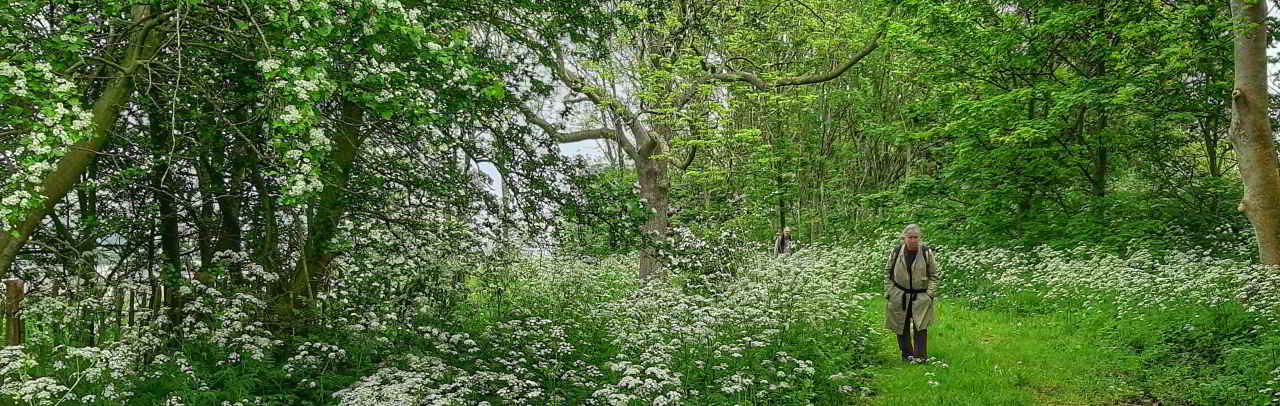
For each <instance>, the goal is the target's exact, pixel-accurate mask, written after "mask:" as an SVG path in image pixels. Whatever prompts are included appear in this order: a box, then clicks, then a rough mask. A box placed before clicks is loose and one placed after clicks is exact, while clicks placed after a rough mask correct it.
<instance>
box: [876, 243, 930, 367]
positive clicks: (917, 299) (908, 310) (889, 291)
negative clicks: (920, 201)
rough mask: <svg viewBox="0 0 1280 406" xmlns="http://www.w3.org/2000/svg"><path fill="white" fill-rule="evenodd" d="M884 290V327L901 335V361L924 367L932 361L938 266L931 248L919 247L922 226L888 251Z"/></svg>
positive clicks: (899, 344) (899, 345) (899, 347)
mask: <svg viewBox="0 0 1280 406" xmlns="http://www.w3.org/2000/svg"><path fill="white" fill-rule="evenodd" d="M884 290H885V294H884V297H885V299H887V300H888V302H887V303H886V304H885V309H884V314H885V327H886V328H888V329H890V330H893V332H894V334H897V335H898V350H899V351H901V353H902V360H903V361H907V362H918V363H923V362H924V361H925V360H926V359H928V358H929V352H928V346H929V330H928V329H929V324H931V323H933V301H934V299H936V298H937V297H938V262H937V261H936V260H935V259H934V253H933V251H932V250H930V249H929V246H927V245H924V244H921V243H920V226H918V225H915V224H910V225H907V227H906V228H904V229H903V230H902V244H900V245H898V246H897V247H895V248H894V249H893V250H891V251H889V264H888V266H886V267H885V282H884ZM913 342H914V343H913ZM912 344H914V346H913V345H912Z"/></svg>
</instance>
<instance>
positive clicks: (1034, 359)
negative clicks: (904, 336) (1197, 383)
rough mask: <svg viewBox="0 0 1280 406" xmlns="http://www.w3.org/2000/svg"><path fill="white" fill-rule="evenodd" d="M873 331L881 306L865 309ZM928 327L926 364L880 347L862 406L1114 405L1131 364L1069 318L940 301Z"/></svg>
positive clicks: (893, 345) (888, 338) (893, 346)
mask: <svg viewBox="0 0 1280 406" xmlns="http://www.w3.org/2000/svg"><path fill="white" fill-rule="evenodd" d="M866 305H867V306H868V308H869V309H871V310H872V311H871V312H869V317H871V318H872V323H873V325H874V326H877V327H879V326H883V324H884V318H883V317H884V313H883V311H882V309H884V300H883V299H877V300H873V301H868V302H867V303H866ZM935 311H936V314H937V321H936V322H935V323H934V325H933V326H931V327H930V328H929V355H930V356H931V357H934V358H936V360H935V361H934V362H933V363H931V364H929V365H908V364H904V363H903V362H901V361H900V360H899V356H898V346H897V341H896V339H895V338H894V336H893V335H892V334H890V333H887V332H886V334H885V335H884V338H883V339H882V340H881V341H882V342H881V343H879V345H878V346H877V355H876V362H877V365H875V366H873V367H872V368H871V373H872V374H873V376H874V378H873V379H874V380H873V382H872V390H873V391H874V392H873V395H872V397H870V398H868V399H867V402H865V403H864V404H866V405H966V406H967V405H1117V404H1123V403H1122V400H1123V399H1125V398H1126V397H1129V396H1131V395H1132V393H1129V392H1127V391H1124V390H1122V389H1119V388H1123V387H1124V386H1125V385H1124V384H1123V380H1122V379H1121V377H1120V376H1118V375H1117V373H1116V372H1115V371H1118V370H1119V368H1120V367H1122V366H1126V365H1132V364H1131V363H1133V362H1134V360H1133V357H1131V356H1128V355H1127V354H1123V353H1121V352H1120V351H1118V350H1117V349H1114V348H1107V347H1105V346H1104V345H1102V344H1100V341H1099V340H1097V339H1095V334H1094V333H1092V331H1094V329H1091V328H1087V327H1083V328H1082V327H1081V326H1077V325H1075V324H1074V320H1071V318H1070V316H1069V315H1068V314H1067V312H1059V313H1057V314H1050V315H1033V316H1019V315H1015V314H1011V313H1006V312H1000V311H989V310H975V309H969V308H965V307H962V306H961V305H957V304H952V303H948V302H945V301H944V302H942V303H941V304H940V307H938V308H937V309H935Z"/></svg>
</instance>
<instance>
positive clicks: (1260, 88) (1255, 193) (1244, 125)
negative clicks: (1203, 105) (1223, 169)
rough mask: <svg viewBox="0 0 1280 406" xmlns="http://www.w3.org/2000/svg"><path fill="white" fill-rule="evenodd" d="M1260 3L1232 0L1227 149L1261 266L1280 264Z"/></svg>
mask: <svg viewBox="0 0 1280 406" xmlns="http://www.w3.org/2000/svg"><path fill="white" fill-rule="evenodd" d="M1266 6H1267V3H1266V2H1265V1H1253V2H1246V0H1232V1H1231V11H1232V13H1231V14H1232V15H1233V16H1234V17H1235V19H1236V21H1237V22H1238V23H1241V24H1242V25H1241V28H1240V29H1238V30H1237V31H1236V32H1235V90H1233V91H1232V103H1231V144H1232V146H1233V147H1234V148H1235V152H1236V156H1237V157H1238V158H1239V162H1240V164H1239V166H1240V176H1241V178H1242V179H1243V180H1244V186H1245V192H1244V198H1243V199H1241V201H1240V206H1239V207H1240V210H1241V211H1243V212H1244V213H1245V215H1247V216H1248V217H1249V222H1250V223H1253V229H1254V232H1255V233H1256V235H1257V239H1258V256H1259V258H1260V260H1261V261H1262V263H1263V264H1271V265H1276V264H1280V165H1278V164H1277V162H1276V149H1275V144H1274V142H1273V141H1272V138H1271V137H1272V134H1271V123H1270V121H1269V120H1268V117H1267V109H1268V106H1267V54H1266V51H1267V28H1266V21H1265V17H1266V15H1267V13H1266Z"/></svg>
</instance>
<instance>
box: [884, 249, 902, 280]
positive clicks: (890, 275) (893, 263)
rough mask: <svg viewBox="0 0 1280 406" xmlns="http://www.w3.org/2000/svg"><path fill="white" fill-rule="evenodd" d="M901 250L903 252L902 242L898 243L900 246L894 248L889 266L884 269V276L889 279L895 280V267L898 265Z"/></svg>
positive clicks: (890, 255)
mask: <svg viewBox="0 0 1280 406" xmlns="http://www.w3.org/2000/svg"><path fill="white" fill-rule="evenodd" d="M899 252H902V244H898V246H897V247H895V248H894V249H893V253H892V254H889V266H887V267H885V270H884V277H885V278H887V279H889V280H893V267H895V266H898V253H899ZM894 284H897V282H894Z"/></svg>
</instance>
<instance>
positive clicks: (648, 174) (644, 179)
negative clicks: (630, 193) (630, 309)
mask: <svg viewBox="0 0 1280 406" xmlns="http://www.w3.org/2000/svg"><path fill="white" fill-rule="evenodd" d="M632 161H634V162H635V165H636V176H637V177H638V178H639V181H640V195H641V196H643V197H644V200H645V205H646V206H648V207H649V210H650V213H649V221H646V222H645V223H644V232H645V234H647V235H648V236H649V238H650V240H652V241H653V242H654V243H658V244H660V243H662V242H664V241H666V239H667V235H668V233H669V230H668V229H669V228H670V225H671V219H670V212H669V209H670V202H669V201H668V198H669V197H668V194H669V192H670V190H671V185H670V183H669V180H668V179H667V165H668V162H667V161H666V160H652V159H649V157H648V156H637V157H635V159H633V160H632ZM657 270H658V255H657V250H656V249H654V248H652V247H649V248H645V249H643V250H641V251H640V279H649V278H652V277H654V276H656V275H657Z"/></svg>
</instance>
